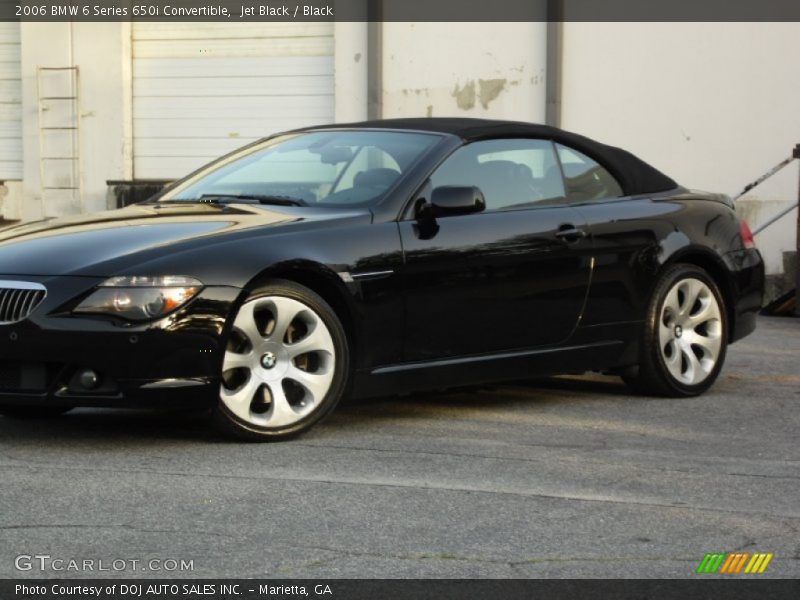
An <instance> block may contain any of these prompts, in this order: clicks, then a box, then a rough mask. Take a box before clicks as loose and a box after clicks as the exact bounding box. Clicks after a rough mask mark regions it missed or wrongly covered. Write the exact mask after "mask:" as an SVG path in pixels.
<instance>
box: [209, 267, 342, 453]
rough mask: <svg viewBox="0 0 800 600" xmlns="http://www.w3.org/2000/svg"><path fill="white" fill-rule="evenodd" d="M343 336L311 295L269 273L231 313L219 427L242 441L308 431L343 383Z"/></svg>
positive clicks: (337, 397) (329, 313) (333, 402)
mask: <svg viewBox="0 0 800 600" xmlns="http://www.w3.org/2000/svg"><path fill="white" fill-rule="evenodd" d="M349 373H350V357H349V349H348V344H347V337H346V335H345V332H344V328H343V327H342V324H341V321H340V320H339V318H338V317H337V315H336V313H335V312H334V310H333V309H332V308H331V307H330V306H329V305H328V304H327V302H325V300H323V299H322V298H321V297H320V296H319V295H318V294H316V293H315V292H313V291H312V290H310V289H308V288H306V287H304V286H302V285H299V284H297V283H294V282H291V281H284V280H277V279H276V280H272V281H269V282H267V283H266V284H265V285H264V286H262V287H259V288H258V289H257V290H254V291H252V292H251V293H250V294H249V295H248V296H247V298H246V299H245V301H244V302H243V303H242V305H241V306H240V307H239V309H238V310H237V312H236V315H235V317H234V318H233V322H232V324H231V327H230V333H229V335H228V340H227V343H226V349H225V353H224V356H223V360H222V364H221V365H220V391H219V399H218V402H217V403H216V404H215V406H214V409H213V411H212V414H213V417H214V419H215V421H216V422H217V424H218V425H219V426H220V428H221V429H222V430H223V431H224V432H225V433H226V434H229V435H233V436H235V437H236V438H239V439H244V440H248V441H258V442H265V441H279V440H284V439H288V438H292V437H294V436H297V435H299V434H301V433H303V432H305V431H308V430H309V429H311V427H313V426H314V425H316V424H317V423H319V422H320V421H321V420H322V419H324V418H325V417H326V416H327V415H329V414H330V413H331V411H332V410H333V409H334V408H335V407H336V405H337V404H338V403H339V400H340V399H341V397H342V395H343V394H344V390H345V389H346V387H347V381H348V378H349Z"/></svg>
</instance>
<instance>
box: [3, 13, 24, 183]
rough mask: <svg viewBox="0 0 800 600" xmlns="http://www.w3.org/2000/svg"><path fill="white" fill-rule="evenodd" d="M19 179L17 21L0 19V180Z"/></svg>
mask: <svg viewBox="0 0 800 600" xmlns="http://www.w3.org/2000/svg"><path fill="white" fill-rule="evenodd" d="M4 179H22V71H21V68H20V62H19V23H0V181H2V180H4Z"/></svg>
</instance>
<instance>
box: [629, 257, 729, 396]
mask: <svg viewBox="0 0 800 600" xmlns="http://www.w3.org/2000/svg"><path fill="white" fill-rule="evenodd" d="M727 345H728V320H727V316H726V313H725V303H724V302H723V299H722V294H721V293H720V291H719V287H718V286H717V284H716V283H715V282H714V280H713V279H712V278H711V277H710V276H709V275H708V273H706V271H704V270H703V269H701V268H699V267H696V266H694V265H687V264H678V265H675V266H673V267H671V268H670V269H669V270H668V271H667V272H666V273H665V274H664V275H663V277H662V278H661V279H660V280H659V282H658V284H657V285H656V289H655V291H654V292H653V297H652V299H651V301H650V307H649V310H648V314H647V319H646V322H645V327H644V332H643V335H642V339H641V348H640V362H639V365H638V368H635V369H634V373H632V374H630V375H626V376H623V379H625V382H626V383H627V384H628V385H629V386H630V387H632V388H633V389H634V390H636V391H639V392H643V393H647V394H653V395H658V396H673V397H675V396H677V397H680V396H696V395H698V394H702V393H703V392H705V391H706V390H707V389H708V388H710V387H711V385H712V384H713V383H714V381H715V380H716V379H717V376H718V375H719V372H720V370H721V369H722V365H723V363H724V362H725V352H726V349H727Z"/></svg>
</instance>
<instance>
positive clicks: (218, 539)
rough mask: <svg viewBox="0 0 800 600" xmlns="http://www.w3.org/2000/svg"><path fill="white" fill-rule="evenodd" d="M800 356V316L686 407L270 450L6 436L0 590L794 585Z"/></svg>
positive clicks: (488, 391)
mask: <svg viewBox="0 0 800 600" xmlns="http://www.w3.org/2000/svg"><path fill="white" fill-rule="evenodd" d="M799 360H800V320H798V319H790V318H762V319H761V320H760V322H759V327H758V330H757V332H756V333H755V334H754V335H752V336H751V337H749V338H747V339H745V340H743V341H741V342H739V343H737V344H735V345H733V346H731V347H730V349H729V354H728V361H727V365H726V368H725V369H724V371H723V374H722V376H721V377H720V379H719V381H718V383H717V384H716V386H715V387H714V388H713V389H712V390H711V391H710V392H709V393H707V394H705V395H704V396H702V397H699V398H691V399H654V398H645V397H637V396H633V395H631V394H630V393H629V392H628V391H627V390H626V389H625V387H624V386H623V385H622V384H621V383H620V382H619V380H616V379H614V378H606V377H601V376H584V377H568V378H566V377H565V378H552V379H546V380H538V381H533V382H521V383H514V384H510V385H502V386H496V387H487V388H481V389H470V390H456V391H450V392H438V393H430V394H419V395H413V396H408V397H403V398H387V399H377V400H365V401H359V402H350V403H347V404H344V405H342V406H341V407H340V408H339V409H338V410H337V412H336V413H335V414H334V415H333V416H332V417H331V418H330V419H328V420H327V421H326V422H325V423H324V424H323V425H322V426H320V427H318V428H317V429H316V430H314V431H313V432H311V433H310V434H308V435H306V436H304V437H302V438H300V439H298V440H295V441H292V442H289V443H280V444H248V443H237V442H231V441H228V440H225V439H223V438H221V437H219V436H218V435H217V434H216V433H215V432H214V430H213V429H212V428H211V427H210V426H209V425H208V423H207V422H206V421H205V419H204V417H203V416H202V415H198V414H195V415H185V414H162V413H156V412H140V411H136V412H128V411H113V410H90V409H81V410H76V411H74V412H72V413H70V414H68V415H66V416H64V417H62V418H59V419H52V420H46V421H38V422H34V421H15V420H10V419H5V418H0V482H2V483H1V484H0V486H1V491H0V577H37V578H38V577H95V576H102V577H105V576H119V575H123V576H126V577H132V576H136V577H151V576H152V577H178V576H182V577H223V576H224V577H259V578H260V577H278V578H290V577H303V578H334V577H380V578H384V577H389V578H411V577H415V578H416V577H455V578H483V577H499V578H510V577H643V578H652V577H677V578H693V577H697V575H696V574H695V569H696V567H697V565H698V564H699V562H700V561H701V560H702V558H703V556H704V555H705V554H706V553H707V552H732V551H746V552H756V551H759V552H772V553H774V558H773V560H772V562H771V563H770V564H769V566H768V568H767V570H766V572H765V573H764V574H763V575H757V576H755V577H797V576H798V575H800V535H798V531H799V530H800V449H798V433H800V414H799V413H798V410H797V408H798V406H800V367H798V362H799ZM19 555H48V556H50V557H51V559H49V560H64V561H66V562H65V563H63V564H60V566H61V567H62V568H65V569H69V567H70V564H69V561H70V560H75V561H83V560H94V561H96V562H95V563H94V571H91V570H87V571H75V570H61V571H56V570H53V569H52V568H47V569H45V570H41V569H40V568H39V566H38V564H37V563H36V562H35V561H34V563H33V565H32V568H31V569H30V570H26V571H20V570H17V568H16V567H15V562H17V561H16V560H15V559H16V557H17V556H19ZM151 559H156V560H161V561H162V563H161V564H160V565H161V568H162V569H165V568H170V567H174V566H175V565H174V564H173V563H169V562H168V561H169V560H176V561H180V560H183V561H187V562H188V561H191V563H192V567H193V570H186V571H171V572H167V571H164V570H162V571H157V570H153V569H151V568H148V567H147V564H148V561H150V560H151ZM45 560H46V561H48V565H51V564H52V563H49V560H48V559H45ZM101 560H102V561H103V564H104V565H105V567H106V568H109V565H111V564H112V561H115V560H116V561H120V560H123V561H127V562H126V563H125V567H124V569H125V570H124V571H121V572H116V571H114V570H113V569H112V570H110V571H97V569H98V568H99V566H100V565H99V561H101ZM133 561H140V562H138V563H136V566H135V568H134V566H133ZM21 564H22V566H25V565H26V564H28V563H26V562H25V561H24V560H23V562H22V563H21ZM116 564H117V566H119V565H121V563H119V562H117V563H116ZM151 566H152V565H151ZM157 567H158V564H157V565H156V566H154V567H153V568H157ZM143 568H145V569H147V570H142V569H143ZM705 577H711V576H705ZM729 577H730V576H729ZM749 577H754V576H749Z"/></svg>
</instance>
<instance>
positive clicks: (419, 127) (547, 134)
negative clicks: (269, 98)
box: [301, 118, 678, 195]
mask: <svg viewBox="0 0 800 600" xmlns="http://www.w3.org/2000/svg"><path fill="white" fill-rule="evenodd" d="M312 129H406V130H410V131H430V132H434V133H442V134H449V135H455V136H458V137H460V138H461V139H463V140H464V141H466V142H474V141H478V140H487V139H497V138H514V137H534V138H544V139H551V140H553V141H554V142H558V143H562V144H564V145H565V146H569V147H571V148H575V149H576V150H579V151H580V152H583V153H584V154H586V155H587V156H589V157H591V158H593V159H594V160H596V161H597V162H599V163H600V164H601V165H603V166H604V167H605V168H606V169H608V170H609V171H610V172H611V174H612V175H614V177H615V178H616V179H617V180H618V181H619V183H620V185H621V186H622V190H623V192H624V193H625V194H626V195H635V194H652V193H656V192H664V191H668V190H672V189H675V188H676V187H678V184H677V183H676V182H675V181H674V180H673V179H672V178H670V177H668V176H666V175H665V174H664V173H662V172H661V171H659V170H658V169H656V168H655V167H653V166H651V165H649V164H647V163H646V162H644V161H643V160H641V159H640V158H638V157H636V156H634V155H633V154H631V153H630V152H628V151H626V150H623V149H621V148H615V147H614V146H608V145H606V144H601V143H600V142H596V141H594V140H591V139H589V138H587V137H584V136H582V135H578V134H575V133H570V132H568V131H564V130H563V129H558V128H557V127H550V126H549V125H538V124H535V123H525V122H522V121H495V120H490V119H465V118H415V119H382V120H377V121H362V122H360V123H345V124H342V123H336V124H332V125H323V126H321V127H309V128H307V129H305V130H312ZM301 131H302V130H301Z"/></svg>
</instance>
